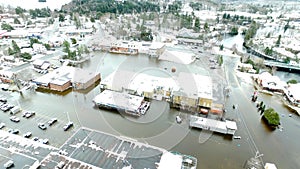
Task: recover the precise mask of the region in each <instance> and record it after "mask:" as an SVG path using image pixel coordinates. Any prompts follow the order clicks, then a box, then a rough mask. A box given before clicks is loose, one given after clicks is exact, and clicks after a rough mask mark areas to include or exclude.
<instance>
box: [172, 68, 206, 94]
mask: <svg viewBox="0 0 300 169" xmlns="http://www.w3.org/2000/svg"><path fill="white" fill-rule="evenodd" d="M178 84H179V86H180V91H181V92H183V93H185V94H186V95H187V96H189V97H195V98H198V97H201V98H208V99H212V80H211V78H210V77H209V76H204V75H200V74H193V73H186V72H180V73H179V76H178Z"/></svg>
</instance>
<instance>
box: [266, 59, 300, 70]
mask: <svg viewBox="0 0 300 169" xmlns="http://www.w3.org/2000/svg"><path fill="white" fill-rule="evenodd" d="M264 65H266V66H269V67H277V68H281V69H283V70H288V71H290V72H291V71H297V72H298V71H299V72H300V67H299V66H294V65H290V64H287V63H283V62H276V61H270V60H265V61H264Z"/></svg>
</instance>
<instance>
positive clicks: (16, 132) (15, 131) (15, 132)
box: [8, 129, 20, 134]
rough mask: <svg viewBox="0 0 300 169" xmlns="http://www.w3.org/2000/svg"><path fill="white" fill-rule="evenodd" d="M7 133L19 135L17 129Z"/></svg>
mask: <svg viewBox="0 0 300 169" xmlns="http://www.w3.org/2000/svg"><path fill="white" fill-rule="evenodd" d="M8 132H9V133H11V134H19V132H20V131H19V130H18V129H9V130H8Z"/></svg>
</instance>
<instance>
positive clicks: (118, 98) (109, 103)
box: [93, 90, 145, 116]
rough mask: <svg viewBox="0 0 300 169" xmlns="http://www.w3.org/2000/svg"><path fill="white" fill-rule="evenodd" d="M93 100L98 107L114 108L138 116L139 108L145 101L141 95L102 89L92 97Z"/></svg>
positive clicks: (139, 113)
mask: <svg viewBox="0 0 300 169" xmlns="http://www.w3.org/2000/svg"><path fill="white" fill-rule="evenodd" d="M93 102H94V103H95V104H96V105H97V106H99V107H104V108H108V109H115V110H118V111H122V112H124V113H126V114H129V115H133V116H140V115H141V111H140V108H141V107H142V105H143V102H145V101H144V97H142V96H136V95H131V94H128V93H125V92H116V91H111V90H104V91H103V92H101V93H100V94H99V95H97V96H96V97H95V98H94V99H93Z"/></svg>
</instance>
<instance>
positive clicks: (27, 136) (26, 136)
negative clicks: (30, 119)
mask: <svg viewBox="0 0 300 169" xmlns="http://www.w3.org/2000/svg"><path fill="white" fill-rule="evenodd" d="M31 136H32V133H31V132H30V131H28V132H27V133H25V134H24V135H23V137H25V138H29V137H31Z"/></svg>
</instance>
